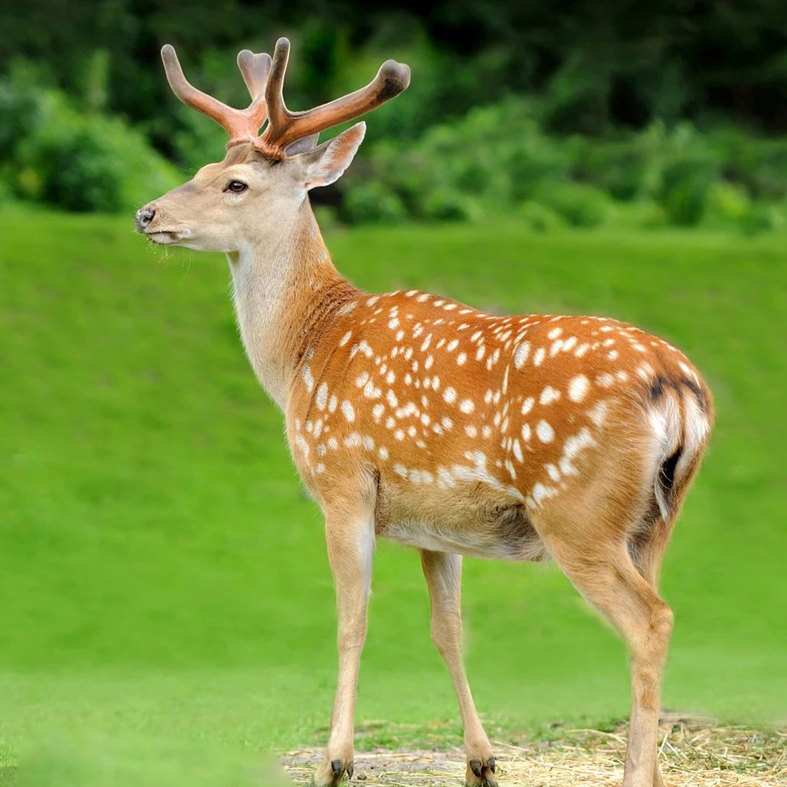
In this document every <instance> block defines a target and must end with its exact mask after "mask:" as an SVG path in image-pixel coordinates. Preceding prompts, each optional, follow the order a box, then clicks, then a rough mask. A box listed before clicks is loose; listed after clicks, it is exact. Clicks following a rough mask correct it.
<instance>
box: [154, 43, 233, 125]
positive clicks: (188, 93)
mask: <svg viewBox="0 0 787 787" xmlns="http://www.w3.org/2000/svg"><path fill="white" fill-rule="evenodd" d="M161 59H162V60H163V61H164V71H165V72H166V74H167V82H169V86H170V87H171V88H172V92H173V93H174V94H175V95H176V96H177V97H178V98H179V99H180V100H181V101H182V102H183V103H184V104H186V106H189V107H192V108H193V109H196V110H197V111H198V112H202V114H203V115H207V116H208V117H209V118H210V119H211V120H215V121H216V123H218V124H219V125H220V126H221V127H222V128H224V130H225V131H227V133H228V134H230V136H231V135H232V124H231V122H230V114H231V113H232V111H233V110H232V108H231V107H228V106H227V105H226V104H223V103H222V102H221V101H219V100H217V99H215V98H213V96H209V95H208V94H207V93H203V92H202V91H201V90H197V88H195V87H194V86H193V85H192V84H191V83H190V82H189V81H188V79H186V76H185V74H184V73H183V69H182V68H181V65H180V61H179V60H178V55H177V53H176V52H175V47H173V46H171V45H170V44H165V45H164V46H163V47H162V48H161Z"/></svg>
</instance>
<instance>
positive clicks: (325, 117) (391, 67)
mask: <svg viewBox="0 0 787 787" xmlns="http://www.w3.org/2000/svg"><path fill="white" fill-rule="evenodd" d="M289 56H290V42H289V41H288V40H287V39H286V38H280V39H279V40H278V41H277V42H276V49H275V50H274V53H273V65H272V66H271V73H270V76H269V78H268V84H267V87H266V88H265V100H266V103H267V105H268V125H267V127H266V128H265V131H264V132H263V133H262V135H261V136H260V137H258V138H257V139H256V140H255V141H254V146H255V147H256V148H257V149H258V150H260V151H261V152H263V153H265V155H267V156H271V157H273V158H284V156H285V150H286V148H287V146H288V145H291V144H292V143H293V142H295V141H297V140H299V139H303V138H304V137H308V136H310V135H312V134H317V133H319V132H320V131H324V130H325V129H327V128H330V127H331V126H336V125H338V124H339V123H344V122H345V121H347V120H352V119H353V118H357V117H360V116H361V115H365V114H366V113H367V112H371V110H373V109H376V108H377V107H379V106H380V105H381V104H384V103H385V102H386V101H388V100H389V99H391V98H395V97H396V96H398V95H399V94H400V93H401V92H402V91H403V90H406V89H407V86H408V85H409V84H410V69H409V67H408V66H406V65H404V64H403V63H397V62H396V61H394V60H386V61H385V63H383V64H382V66H380V70H379V71H378V72H377V76H376V77H375V78H374V79H373V80H372V81H371V82H370V83H369V84H368V85H367V86H366V87H362V88H361V89H360V90H356V91H355V92H354V93H350V94H349V95H346V96H343V97H342V98H337V99H335V100H334V101H331V102H330V103H328V104H322V105H321V106H318V107H314V109H309V110H306V111H304V112H291V111H290V110H289V109H287V106H286V105H285V103H284V95H283V92H282V89H283V87H284V75H285V73H286V71H287V60H288V59H289Z"/></svg>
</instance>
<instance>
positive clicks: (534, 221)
mask: <svg viewBox="0 0 787 787" xmlns="http://www.w3.org/2000/svg"><path fill="white" fill-rule="evenodd" d="M519 215H520V216H521V217H522V219H523V220H524V222H525V224H527V226H528V227H530V229H533V230H536V232H549V231H551V230H556V229H560V228H561V227H564V226H565V222H564V221H563V219H562V218H561V217H560V216H559V215H558V214H557V213H555V211H553V210H551V209H550V208H547V207H545V206H544V205H541V204H539V203H538V202H534V201H533V200H527V201H525V202H523V203H522V205H521V206H520V209H519Z"/></svg>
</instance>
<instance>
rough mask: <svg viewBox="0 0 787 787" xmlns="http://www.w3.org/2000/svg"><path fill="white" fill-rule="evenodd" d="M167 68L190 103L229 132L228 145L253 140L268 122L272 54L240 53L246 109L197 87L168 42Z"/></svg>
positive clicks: (176, 91)
mask: <svg viewBox="0 0 787 787" xmlns="http://www.w3.org/2000/svg"><path fill="white" fill-rule="evenodd" d="M161 59H162V60H163V61H164V70H165V71H166V72H167V81H168V82H169V86H170V87H171V88H172V92H173V93H174V94H175V95H176V96H177V97H178V98H179V99H180V100H181V101H182V102H183V103H184V104H186V105H187V106H190V107H193V108H194V109H196V110H198V111H199V112H202V114H203V115H207V116H208V117H209V118H210V119H211V120H214V121H215V122H216V123H218V124H219V125H220V126H221V127H222V128H223V129H224V130H225V131H226V132H227V133H228V134H229V135H230V141H229V142H228V143H227V146H228V147H229V146H230V145H238V144H240V143H242V142H251V141H253V140H255V139H256V138H257V134H258V133H259V130H260V127H261V126H262V124H263V123H264V122H265V118H266V116H267V110H266V107H265V84H266V83H267V81H268V73H269V72H270V68H271V58H270V55H266V54H259V55H255V54H253V53H252V52H250V51H249V50H248V49H244V50H243V51H242V52H241V53H240V54H239V55H238V68H240V71H241V74H242V75H243V81H244V82H245V83H246V87H247V88H248V89H249V93H250V95H251V99H252V100H251V104H249V106H248V107H246V109H235V108H234V107H229V106H227V105H226V104H223V103H222V102H221V101H218V100H217V99H215V98H213V96H209V95H208V94H207V93H203V92H202V91H201V90H197V88H195V87H194V86H193V85H192V84H191V83H190V82H189V81H188V80H187V79H186V77H185V76H184V74H183V69H182V68H181V67H180V61H179V60H178V56H177V54H176V53H175V49H174V47H172V46H170V45H169V44H166V45H165V46H164V47H163V48H162V50H161Z"/></svg>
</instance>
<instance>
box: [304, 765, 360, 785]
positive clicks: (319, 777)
mask: <svg viewBox="0 0 787 787" xmlns="http://www.w3.org/2000/svg"><path fill="white" fill-rule="evenodd" d="M353 772H354V763H353V761H352V760H341V759H336V760H324V761H323V762H322V763H320V765H319V767H318V768H317V772H316V773H315V774H314V778H313V779H312V787H338V785H339V784H341V782H342V780H343V779H344V776H345V774H346V775H347V778H348V779H352V777H353Z"/></svg>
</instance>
